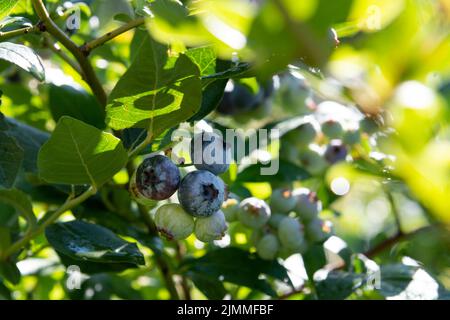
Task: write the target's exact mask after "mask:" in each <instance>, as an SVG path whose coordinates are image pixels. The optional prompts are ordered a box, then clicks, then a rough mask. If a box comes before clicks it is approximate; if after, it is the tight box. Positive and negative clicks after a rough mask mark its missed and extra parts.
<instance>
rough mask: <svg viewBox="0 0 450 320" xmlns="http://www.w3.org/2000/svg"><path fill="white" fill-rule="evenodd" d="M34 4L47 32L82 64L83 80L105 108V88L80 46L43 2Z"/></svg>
mask: <svg viewBox="0 0 450 320" xmlns="http://www.w3.org/2000/svg"><path fill="white" fill-rule="evenodd" d="M32 2H33V6H34V9H35V11H36V14H37V15H38V17H39V18H40V19H41V21H42V24H43V25H44V26H45V30H46V31H47V32H48V33H50V34H51V35H52V36H53V37H55V39H56V40H58V41H59V42H60V43H61V44H62V45H63V46H64V47H65V48H67V50H69V51H70V52H71V53H72V54H73V56H74V57H75V59H76V60H77V61H78V63H79V64H80V67H81V70H83V73H82V74H81V75H82V77H83V79H84V80H85V81H86V82H87V84H88V85H89V87H90V88H91V90H92V92H93V93H94V95H95V96H96V97H97V99H98V101H99V102H100V104H101V105H102V106H103V107H105V106H106V102H107V97H106V93H105V91H104V90H103V87H102V85H101V84H100V81H99V80H98V78H97V75H96V74H95V71H94V69H93V68H92V65H91V64H90V62H89V60H88V59H87V58H86V56H85V55H84V54H83V52H82V51H81V50H80V48H78V46H77V45H76V44H75V43H74V42H73V41H72V40H71V39H70V38H69V37H68V36H67V35H66V34H65V33H64V32H63V31H62V30H61V29H59V27H58V26H57V25H56V23H55V22H54V21H53V20H52V19H51V18H50V15H49V13H48V11H47V9H46V8H45V5H44V3H43V2H42V0H32Z"/></svg>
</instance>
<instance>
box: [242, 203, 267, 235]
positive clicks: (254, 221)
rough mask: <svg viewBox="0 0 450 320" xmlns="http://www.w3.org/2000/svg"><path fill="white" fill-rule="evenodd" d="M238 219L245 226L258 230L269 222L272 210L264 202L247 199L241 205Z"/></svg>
mask: <svg viewBox="0 0 450 320" xmlns="http://www.w3.org/2000/svg"><path fill="white" fill-rule="evenodd" d="M238 218H239V221H240V222H241V223H242V224H243V225H244V226H246V227H249V228H253V229H258V228H261V227H263V226H264V225H265V224H266V223H267V222H268V221H269V219H270V208H269V206H268V205H267V203H266V202H265V201H264V200H260V199H257V198H247V199H244V200H242V202H241V204H240V205H239V212H238Z"/></svg>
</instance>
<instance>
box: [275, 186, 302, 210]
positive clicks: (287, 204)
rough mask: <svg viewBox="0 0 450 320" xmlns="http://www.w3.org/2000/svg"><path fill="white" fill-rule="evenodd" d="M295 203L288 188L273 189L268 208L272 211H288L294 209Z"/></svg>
mask: <svg viewBox="0 0 450 320" xmlns="http://www.w3.org/2000/svg"><path fill="white" fill-rule="evenodd" d="M295 204H296V200H295V197H293V196H292V192H291V190H289V189H275V190H273V191H272V195H271V196H270V208H271V209H272V210H273V211H277V212H281V213H288V212H289V211H291V210H292V209H294V207H295Z"/></svg>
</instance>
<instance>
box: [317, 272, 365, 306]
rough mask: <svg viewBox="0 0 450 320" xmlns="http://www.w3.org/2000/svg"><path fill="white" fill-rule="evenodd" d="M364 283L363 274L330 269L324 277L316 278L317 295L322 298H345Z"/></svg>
mask: <svg viewBox="0 0 450 320" xmlns="http://www.w3.org/2000/svg"><path fill="white" fill-rule="evenodd" d="M363 283H364V281H363V276H362V275H358V274H354V273H350V272H344V271H330V272H328V273H327V274H326V277H324V278H323V279H315V288H316V293H317V296H318V298H319V299H321V300H343V299H345V298H347V297H348V296H349V295H351V294H352V293H353V292H354V291H355V290H356V289H357V288H359V287H360V286H361V285H362V284H363Z"/></svg>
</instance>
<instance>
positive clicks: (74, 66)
mask: <svg viewBox="0 0 450 320" xmlns="http://www.w3.org/2000/svg"><path fill="white" fill-rule="evenodd" d="M44 40H45V45H46V46H47V48H49V49H50V50H51V51H53V52H54V53H56V54H57V55H58V56H59V57H60V58H61V59H63V60H64V61H65V62H66V63H67V64H68V65H69V66H70V67H71V68H72V69H73V70H75V71H76V72H77V73H78V74H83V70H81V69H80V66H79V65H78V64H77V63H76V62H75V61H73V60H72V59H71V58H70V57H69V56H68V55H67V54H66V53H65V52H64V51H63V50H62V49H61V47H60V46H59V45H58V44H57V43H56V42H54V41H53V40H52V39H51V38H50V37H49V36H48V35H45V36H44Z"/></svg>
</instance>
